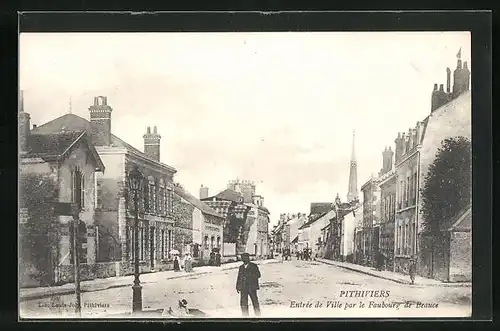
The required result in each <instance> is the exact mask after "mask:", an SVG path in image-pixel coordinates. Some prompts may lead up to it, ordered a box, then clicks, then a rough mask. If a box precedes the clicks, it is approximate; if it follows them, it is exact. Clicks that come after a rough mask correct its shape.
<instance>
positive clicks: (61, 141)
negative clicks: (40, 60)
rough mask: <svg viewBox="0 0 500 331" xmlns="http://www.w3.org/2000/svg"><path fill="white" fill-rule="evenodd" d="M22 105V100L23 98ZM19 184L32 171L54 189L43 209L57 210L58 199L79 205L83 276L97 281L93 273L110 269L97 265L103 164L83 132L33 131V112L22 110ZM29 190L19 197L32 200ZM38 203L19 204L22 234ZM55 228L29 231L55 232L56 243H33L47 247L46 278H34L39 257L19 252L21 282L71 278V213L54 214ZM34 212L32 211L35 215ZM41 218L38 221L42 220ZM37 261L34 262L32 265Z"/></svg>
mask: <svg viewBox="0 0 500 331" xmlns="http://www.w3.org/2000/svg"><path fill="white" fill-rule="evenodd" d="M21 105H22V102H21ZM19 122H20V128H21V130H20V135H21V137H20V143H21V145H20V182H21V187H22V186H23V181H25V180H29V179H28V177H30V176H32V175H34V176H38V177H37V178H41V179H43V180H46V181H49V182H51V183H52V185H51V186H52V187H54V191H53V192H43V194H44V198H46V199H48V201H47V203H45V204H44V208H47V209H48V210H53V208H54V206H53V205H52V204H51V201H54V202H75V203H78V204H79V205H80V206H81V211H80V213H79V215H78V218H79V220H80V226H79V231H80V233H79V238H78V239H77V244H78V248H79V255H80V263H81V269H82V280H86V279H93V278H94V277H93V272H94V271H95V270H99V269H106V266H99V265H98V264H97V241H96V236H95V231H96V224H95V221H94V220H95V207H96V206H95V199H94V195H95V185H94V183H95V177H96V173H98V172H101V173H102V172H104V170H105V166H104V164H103V162H102V160H101V158H100V157H99V155H98V153H97V151H96V150H95V148H94V146H93V145H92V144H91V142H90V139H89V137H88V134H87V133H86V132H85V131H69V130H64V131H60V132H51V133H45V134H39V133H35V132H33V130H30V115H29V114H28V113H25V112H24V109H23V108H22V106H21V110H20V119H19ZM34 192H35V191H34V190H33V192H30V191H26V192H20V194H21V197H20V201H30V199H29V198H30V197H29V195H31V194H35V193H34ZM32 207H34V206H31V205H29V202H28V204H27V205H26V206H23V205H22V204H21V208H22V209H23V210H24V211H25V212H23V213H22V214H23V215H24V216H23V217H21V219H20V233H21V237H22V236H23V235H27V236H29V235H30V234H29V233H28V227H29V223H30V222H35V220H34V219H30V209H31V208H32ZM49 215H50V217H51V218H52V217H53V218H54V219H53V221H51V222H54V223H53V224H54V227H53V228H52V229H53V232H51V233H38V234H31V235H37V236H51V237H53V238H54V239H55V240H54V242H53V246H52V247H35V248H31V249H36V250H47V252H46V254H47V255H48V262H47V264H46V265H45V266H43V267H42V268H44V269H45V270H43V272H44V273H46V277H44V279H36V277H31V276H32V275H33V276H36V274H37V273H38V272H39V271H40V270H35V269H36V267H35V266H36V265H37V263H36V261H30V260H29V258H28V259H24V258H23V256H26V257H29V256H30V255H31V254H30V253H33V252H32V251H31V252H29V251H28V252H25V253H27V254H26V255H23V254H21V259H20V265H21V268H26V270H20V275H21V278H20V285H21V286H26V285H28V286H29V285H55V284H61V283H67V282H71V281H73V263H74V260H73V253H74V250H73V249H72V247H73V231H72V223H73V217H72V216H53V215H52V214H51V213H50V212H49ZM31 216H33V215H31ZM38 221H40V220H36V222H38ZM34 262H35V263H34Z"/></svg>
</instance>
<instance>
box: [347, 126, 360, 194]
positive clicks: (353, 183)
mask: <svg viewBox="0 0 500 331" xmlns="http://www.w3.org/2000/svg"><path fill="white" fill-rule="evenodd" d="M354 138H355V132H354V130H353V132H352V151H351V162H350V168H349V188H348V191H347V202H351V201H353V200H357V199H358V164H357V162H356V153H355V149H354V141H355V140H354Z"/></svg>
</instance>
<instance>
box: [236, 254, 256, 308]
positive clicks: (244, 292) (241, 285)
mask: <svg viewBox="0 0 500 331" xmlns="http://www.w3.org/2000/svg"><path fill="white" fill-rule="evenodd" d="M241 260H242V261H243V264H242V265H241V266H240V269H239V270H238V279H237V280H236V292H238V293H239V294H240V306H241V312H242V314H243V316H248V297H249V296H250V299H251V300H252V306H253V310H254V312H255V316H260V305H259V298H258V297H257V290H258V289H259V278H260V271H259V267H258V266H257V265H256V264H255V263H252V262H250V255H249V254H248V253H243V254H241Z"/></svg>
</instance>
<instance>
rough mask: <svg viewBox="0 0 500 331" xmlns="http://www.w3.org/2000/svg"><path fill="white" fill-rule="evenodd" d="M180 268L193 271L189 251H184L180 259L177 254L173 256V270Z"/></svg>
mask: <svg viewBox="0 0 500 331" xmlns="http://www.w3.org/2000/svg"><path fill="white" fill-rule="evenodd" d="M181 269H184V271H185V272H193V258H192V257H191V254H190V253H186V255H185V257H184V259H183V260H182V261H181V259H180V258H179V256H178V255H175V256H174V271H177V272H179V271H181Z"/></svg>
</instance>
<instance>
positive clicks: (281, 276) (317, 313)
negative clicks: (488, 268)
mask: <svg viewBox="0 0 500 331" xmlns="http://www.w3.org/2000/svg"><path fill="white" fill-rule="evenodd" d="M259 267H260V270H261V273H262V278H261V280H260V284H261V289H260V291H259V299H260V303H261V306H262V317H288V318H299V317H384V318H394V317H437V316H439V317H456V316H469V315H470V313H471V288H470V287H457V288H450V287H442V288H441V287H426V286H420V285H414V286H411V285H404V284H398V283H394V282H392V281H388V280H383V279H380V278H375V277H372V276H369V275H365V274H361V273H356V272H350V271H347V270H345V269H341V268H338V267H335V266H331V265H326V264H322V263H318V262H306V261H296V260H293V261H285V262H283V263H270V264H265V265H260V266H259ZM237 272H238V270H237V269H233V270H227V271H215V272H214V273H212V274H205V275H193V276H190V277H187V278H179V279H172V280H166V279H162V278H161V273H159V274H158V277H156V278H154V281H150V282H149V283H144V284H143V307H144V308H145V309H156V308H165V309H168V307H173V308H175V307H176V305H177V302H178V300H180V299H186V300H187V301H188V302H189V306H190V307H193V308H198V309H200V310H202V311H204V312H206V313H207V314H208V315H209V317H227V318H232V317H240V316H241V313H240V310H239V295H238V294H237V293H236V290H235V281H236V275H237ZM342 291H344V292H342ZM348 291H384V292H385V293H386V294H385V295H388V296H387V297H364V298H360V297H355V295H356V293H354V292H352V295H353V297H347V298H346V297H345V294H346V293H349V294H350V293H351V292H348ZM387 292H389V294H387ZM358 295H359V293H358ZM379 295H380V292H379ZM131 301H132V289H131V287H123V288H114V289H107V290H103V291H97V292H89V293H83V294H82V305H83V307H82V317H94V318H101V317H109V315H113V314H119V313H124V312H130V310H131ZM360 302H362V303H363V304H364V305H365V306H364V308H360ZM346 303H347V306H349V307H348V308H347V309H346ZM405 303H406V304H407V305H411V307H408V306H407V307H405ZM418 303H422V304H424V305H422V306H418ZM319 304H321V307H319V306H318V305H319ZM340 304H341V306H339V305H340ZM72 305H74V296H73V295H64V296H54V297H52V298H45V299H39V300H31V301H26V302H21V304H20V313H21V317H24V318H43V317H53V318H55V317H66V318H67V317H71V316H72V315H73V312H74V308H73V306H72ZM250 311H251V312H252V308H251V307H250Z"/></svg>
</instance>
